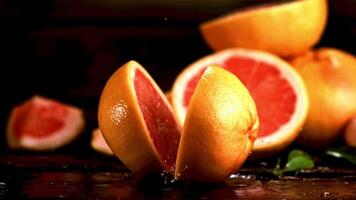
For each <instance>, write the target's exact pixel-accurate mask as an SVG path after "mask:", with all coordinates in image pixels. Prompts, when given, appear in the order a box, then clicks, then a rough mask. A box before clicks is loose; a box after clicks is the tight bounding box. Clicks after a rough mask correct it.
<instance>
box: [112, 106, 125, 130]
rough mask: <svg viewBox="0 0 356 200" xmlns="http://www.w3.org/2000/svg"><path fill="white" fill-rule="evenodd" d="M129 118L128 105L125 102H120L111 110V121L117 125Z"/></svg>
mask: <svg viewBox="0 0 356 200" xmlns="http://www.w3.org/2000/svg"><path fill="white" fill-rule="evenodd" d="M126 117H127V105H126V104H125V103H124V102H123V101H119V102H118V103H117V104H116V105H114V106H113V107H112V108H111V110H110V119H111V120H112V121H113V122H114V123H115V124H117V125H119V124H120V122H121V121H122V120H123V119H125V118H126Z"/></svg>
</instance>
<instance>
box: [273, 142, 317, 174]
mask: <svg viewBox="0 0 356 200" xmlns="http://www.w3.org/2000/svg"><path fill="white" fill-rule="evenodd" d="M280 160H281V159H278V161H277V164H276V167H275V168H274V169H273V170H271V171H270V172H272V173H273V174H275V175H277V176H282V175H283V174H284V173H285V172H299V171H300V170H303V169H312V168H313V167H314V161H313V159H312V157H311V156H310V155H309V154H308V153H306V152H304V151H302V150H299V149H295V150H292V151H291V152H290V153H289V154H288V159H287V163H286V164H285V166H284V167H283V168H281V167H280Z"/></svg>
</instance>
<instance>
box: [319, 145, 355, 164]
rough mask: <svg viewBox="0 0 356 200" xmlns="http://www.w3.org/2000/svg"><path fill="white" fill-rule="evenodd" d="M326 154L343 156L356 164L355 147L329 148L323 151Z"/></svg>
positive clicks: (337, 156)
mask: <svg viewBox="0 0 356 200" xmlns="http://www.w3.org/2000/svg"><path fill="white" fill-rule="evenodd" d="M325 153H326V154H327V155H330V156H333V157H336V158H343V159H346V160H348V161H349V162H351V163H352V164H354V165H356V149H355V148H345V147H342V148H331V149H329V150H327V151H326V152H325Z"/></svg>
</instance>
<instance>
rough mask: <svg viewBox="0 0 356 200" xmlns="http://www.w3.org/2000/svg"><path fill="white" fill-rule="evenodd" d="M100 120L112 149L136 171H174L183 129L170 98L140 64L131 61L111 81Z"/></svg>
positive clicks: (100, 126)
mask: <svg viewBox="0 0 356 200" xmlns="http://www.w3.org/2000/svg"><path fill="white" fill-rule="evenodd" d="M98 118H99V128H100V130H101V131H102V133H103V135H104V138H105V139H106V141H107V142H108V145H109V146H110V148H111V150H112V151H113V152H114V154H115V155H116V156H117V157H118V158H119V159H120V160H121V161H122V162H123V163H124V164H125V165H126V166H127V167H128V168H129V169H130V170H131V171H132V172H145V171H150V170H157V169H162V168H163V169H164V170H166V171H168V172H171V173H173V172H174V167H175V161H176V156H177V149H178V144H179V139H180V129H181V128H180V126H179V123H177V120H176V118H175V116H174V113H173V110H172V108H171V105H170V104H169V103H168V101H167V99H166V97H165V96H164V94H163V93H162V91H161V90H160V89H159V87H158V86H157V84H156V83H155V82H154V81H153V80H152V78H151V77H150V75H149V74H148V73H147V72H146V71H145V70H144V68H143V67H142V66H141V65H140V64H139V63H137V62H135V61H130V62H128V63H127V64H125V65H123V66H122V67H120V68H119V69H118V70H117V71H116V72H115V73H114V74H113V75H112V76H111V78H110V79H109V80H108V82H107V83H106V85H105V88H104V90H103V92H102V95H101V98H100V103H99V111H98Z"/></svg>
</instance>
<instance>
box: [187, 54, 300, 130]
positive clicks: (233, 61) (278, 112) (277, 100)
mask: <svg viewBox="0 0 356 200" xmlns="http://www.w3.org/2000/svg"><path fill="white" fill-rule="evenodd" d="M219 65H221V66H223V68H224V69H226V70H228V71H230V72H231V73H233V74H235V75H236V76H237V77H238V78H239V79H240V80H241V82H242V83H243V84H244V85H245V86H246V87H247V88H248V90H249V91H250V93H251V95H252V97H253V99H254V100H255V103H256V106H257V110H258V115H259V119H260V123H261V124H260V131H259V134H258V137H264V136H268V135H270V134H271V133H273V132H275V131H276V130H277V129H278V128H279V127H280V126H281V125H283V124H285V123H287V122H288V121H289V119H290V117H291V115H292V114H293V113H294V110H295V102H296V96H295V93H294V90H293V88H292V87H291V85H290V84H289V83H288V82H287V81H286V80H285V79H283V78H281V74H280V71H278V70H277V69H276V68H275V67H273V66H272V64H269V63H266V62H264V61H260V60H256V59H254V58H248V57H245V56H238V55H235V56H231V57H229V58H228V59H226V60H225V61H223V62H222V63H219ZM204 70H205V68H202V70H201V72H199V73H197V74H196V75H195V76H194V77H193V78H192V79H191V80H190V81H189V82H188V84H187V87H186V89H185V94H184V105H185V106H188V105H189V102H190V99H191V96H192V94H193V92H194V90H195V87H196V85H197V83H198V81H199V79H200V77H201V75H202V72H203V71H204Z"/></svg>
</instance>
